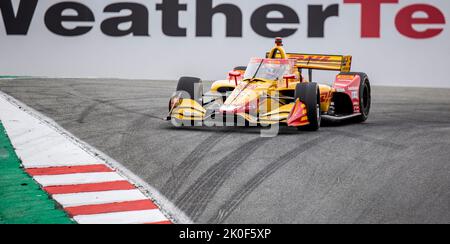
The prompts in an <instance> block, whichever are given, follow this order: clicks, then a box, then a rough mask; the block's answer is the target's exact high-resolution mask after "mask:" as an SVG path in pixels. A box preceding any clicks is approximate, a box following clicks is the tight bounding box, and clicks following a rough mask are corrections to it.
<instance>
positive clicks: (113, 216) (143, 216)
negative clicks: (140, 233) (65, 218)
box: [74, 210, 166, 224]
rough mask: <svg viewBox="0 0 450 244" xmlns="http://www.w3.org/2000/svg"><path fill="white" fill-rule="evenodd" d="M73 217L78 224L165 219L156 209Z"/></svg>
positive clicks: (157, 220)
mask: <svg viewBox="0 0 450 244" xmlns="http://www.w3.org/2000/svg"><path fill="white" fill-rule="evenodd" d="M74 219H75V220H76V221H77V222H78V223H80V224H110V223H114V224H137V223H155V222H160V221H165V220H166V218H165V217H164V215H162V214H161V212H160V211H158V210H143V211H129V212H119V213H107V214H94V215H78V216H75V217H74Z"/></svg>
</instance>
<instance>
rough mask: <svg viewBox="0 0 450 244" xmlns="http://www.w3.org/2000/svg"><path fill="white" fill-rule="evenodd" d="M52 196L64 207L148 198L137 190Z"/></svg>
mask: <svg viewBox="0 0 450 244" xmlns="http://www.w3.org/2000/svg"><path fill="white" fill-rule="evenodd" d="M53 198H54V199H55V200H56V201H57V202H58V203H59V204H61V205H62V206H63V207H64V208H68V207H77V206H84V205H95V204H106V203H118V202H126V201H135V200H145V199H148V198H147V197H146V196H144V194H142V193H141V192H140V191H139V190H124V191H102V192H85V193H75V194H56V195H53Z"/></svg>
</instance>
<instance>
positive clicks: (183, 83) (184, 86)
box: [177, 77, 203, 106]
mask: <svg viewBox="0 0 450 244" xmlns="http://www.w3.org/2000/svg"><path fill="white" fill-rule="evenodd" d="M177 92H180V93H181V98H184V99H192V100H195V101H196V102H198V103H199V104H200V105H202V106H203V82H202V80H201V79H200V78H196V77H181V78H180V80H179V81H178V86H177Z"/></svg>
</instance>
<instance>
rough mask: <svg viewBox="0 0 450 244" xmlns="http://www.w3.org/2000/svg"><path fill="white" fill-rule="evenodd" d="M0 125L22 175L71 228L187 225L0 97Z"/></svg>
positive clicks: (119, 170)
mask: <svg viewBox="0 0 450 244" xmlns="http://www.w3.org/2000/svg"><path fill="white" fill-rule="evenodd" d="M0 120H1V121H2V123H3V125H4V127H5V129H6V131H7V134H8V136H9V138H10V140H11V142H12V144H13V146H14V148H15V150H16V153H17V155H18V156H19V158H20V159H21V161H22V164H23V167H24V168H25V170H26V172H27V173H28V174H30V175H31V176H32V177H33V178H34V179H35V180H36V181H37V182H38V183H39V184H40V185H41V186H42V188H43V189H44V190H45V191H46V192H47V193H48V194H49V195H50V196H51V197H52V198H53V199H54V200H55V201H56V202H58V203H59V204H60V205H61V206H62V207H63V208H64V210H65V211H66V212H67V213H68V214H69V215H70V216H71V217H72V218H73V219H74V220H75V221H76V222H77V223H80V224H170V223H173V222H175V221H176V222H179V223H191V221H190V220H189V219H188V218H187V217H186V216H185V215H184V214H183V213H181V212H180V211H179V210H178V209H176V208H175V207H174V206H173V205H172V204H171V203H170V202H169V201H167V200H166V199H165V198H164V197H163V196H161V195H160V194H159V192H157V191H156V190H155V189H153V188H151V187H150V186H148V185H146V183H144V182H143V181H142V180H140V179H139V178H138V177H136V176H135V175H133V174H132V173H131V172H129V171H128V170H126V169H125V168H124V167H123V166H121V165H120V164H119V163H117V162H115V161H113V160H112V159H110V158H108V157H107V156H106V155H103V157H102V154H101V153H100V152H98V151H96V150H95V149H93V148H92V147H88V146H87V145H86V144H84V143H82V142H80V141H79V140H77V139H76V138H74V137H73V136H72V135H71V134H70V133H68V132H67V131H64V130H63V129H61V128H60V127H57V126H55V124H54V123H52V122H51V121H50V120H49V119H48V118H45V117H43V116H42V115H40V114H38V113H37V112H35V111H34V110H32V109H30V108H28V107H26V106H25V105H24V104H21V103H20V102H18V101H17V100H15V99H13V98H11V97H9V96H8V95H6V94H4V93H1V92H0ZM138 186H139V187H138ZM156 199H158V200H156ZM162 205H164V206H165V208H161V206H162Z"/></svg>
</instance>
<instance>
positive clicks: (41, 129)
mask: <svg viewBox="0 0 450 244" xmlns="http://www.w3.org/2000/svg"><path fill="white" fill-rule="evenodd" d="M0 108H1V110H0V111H1V112H0V119H1V121H2V123H3V125H4V127H5V128H6V129H7V131H8V136H9V138H10V140H11V143H12V144H13V145H14V148H15V150H16V153H17V155H18V156H19V158H20V159H21V160H22V163H23V165H24V166H25V167H26V168H40V167H54V166H74V165H91V164H103V163H104V162H102V161H100V160H99V159H97V158H95V157H93V156H91V155H90V154H88V153H86V151H84V150H83V149H81V148H80V147H79V146H77V145H75V144H74V143H72V142H71V141H69V140H67V138H65V137H64V136H63V135H61V134H60V133H58V132H57V131H55V130H53V129H52V128H50V127H48V126H47V125H45V124H44V123H42V122H41V121H39V120H38V119H37V118H34V117H32V116H30V115H29V114H28V113H26V112H24V111H23V110H20V109H18V108H17V107H15V106H13V105H12V104H11V103H9V102H8V101H6V100H5V99H4V98H3V97H0Z"/></svg>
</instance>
